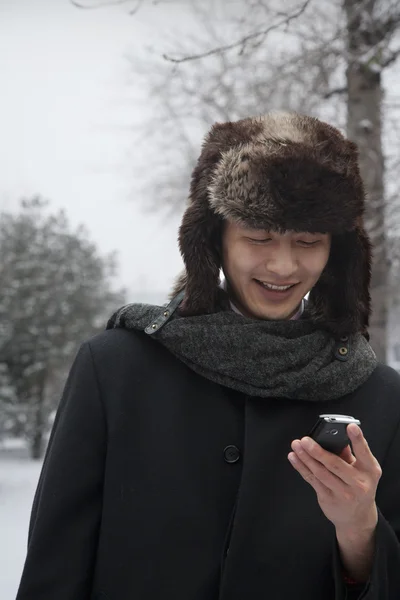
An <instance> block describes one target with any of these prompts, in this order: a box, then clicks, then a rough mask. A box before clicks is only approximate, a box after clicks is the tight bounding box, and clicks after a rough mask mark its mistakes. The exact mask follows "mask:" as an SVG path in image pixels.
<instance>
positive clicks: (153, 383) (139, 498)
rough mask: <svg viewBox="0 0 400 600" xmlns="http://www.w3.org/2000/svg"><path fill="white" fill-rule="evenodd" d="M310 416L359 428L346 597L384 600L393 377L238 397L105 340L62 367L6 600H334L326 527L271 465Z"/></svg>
mask: <svg viewBox="0 0 400 600" xmlns="http://www.w3.org/2000/svg"><path fill="white" fill-rule="evenodd" d="M321 412H334V413H344V414H351V415H354V416H356V417H357V418H359V419H360V420H361V422H362V429H363V431H364V434H365V436H366V438H367V440H368V441H369V444H370V447H371V450H372V452H373V454H374V455H375V456H376V458H377V459H378V461H379V462H380V464H381V466H382V469H383V475H382V478H381V480H380V483H379V488H378V493H377V504H378V507H379V509H380V511H379V523H378V527H377V550H376V554H375V562H374V566H373V573H372V576H371V580H370V583H369V586H368V587H367V588H366V594H365V595H363V596H362V597H363V598H365V599H366V600H399V598H400V544H399V536H400V470H399V465H400V430H399V422H400V377H399V375H398V374H397V373H396V372H395V371H393V370H392V369H390V368H389V367H385V366H378V367H377V369H376V370H375V372H374V373H373V374H372V376H371V377H370V378H369V380H368V381H367V382H366V383H365V384H364V385H363V386H361V387H360V388H359V389H358V390H357V391H356V392H354V393H352V394H350V395H349V396H347V397H345V398H342V399H340V400H338V401H333V402H332V401H331V402H321V403H315V402H305V401H290V400H282V399H260V398H252V397H247V396H244V395H242V394H239V393H236V392H233V391H232V390H229V389H227V388H223V387H221V386H219V385H217V384H214V383H212V382H210V381H208V380H206V379H205V378H203V377H201V376H198V375H196V374H195V373H194V372H193V371H191V370H190V369H189V368H188V367H186V366H185V365H184V364H182V363H181V362H179V361H178V360H177V359H176V358H174V357H173V356H172V355H171V354H170V353H169V352H168V351H167V350H166V349H165V348H164V347H162V346H161V345H160V344H159V343H158V342H157V341H155V340H153V339H150V338H148V337H146V335H145V334H142V333H135V332H132V331H127V330H118V329H114V330H110V331H106V332H104V333H101V334H99V335H98V336H96V337H95V338H93V339H92V340H91V341H90V342H88V343H85V344H84V345H83V346H82V348H81V350H80V352H79V354H78V357H77V359H76V361H75V363H74V366H73V368H72V370H71V373H70V376H69V380H68V383H67V385H66V388H65V392H64V395H63V398H62V401H61V404H60V408H59V411H58V414H57V418H56V422H55V425H54V428H53V432H52V436H51V439H50V443H49V448H48V451H47V455H46V459H45V462H44V466H43V470H42V474H41V477H40V481H39V486H38V490H37V493H36V497H35V501H34V506H33V513H32V519H31V526H30V535H29V547H28V555H27V560H26V564H25V568H24V572H23V576H22V581H21V585H20V589H19V592H18V596H17V600H89V599H90V600H293V599H294V598H296V599H300V600H303V599H304V600H306V599H307V600H334V599H335V600H342V599H344V598H345V597H346V585H345V584H344V581H343V578H342V572H341V565H340V559H339V555H338V549H337V546H336V538H335V530H334V527H333V525H332V524H331V523H330V522H329V521H328V520H327V518H326V517H325V516H324V514H323V513H322V511H321V509H320V508H319V506H318V503H317V499H316V495H315V492H314V490H313V489H312V488H311V486H310V485H309V484H307V483H306V482H305V481H304V480H303V479H302V478H301V477H300V475H299V474H298V473H297V472H296V471H295V470H294V469H293V467H292V466H291V465H290V463H289V461H288V460H287V454H288V452H289V451H290V443H291V441H292V440H293V439H295V438H299V437H302V436H303V435H306V434H307V433H308V432H309V430H310V428H311V426H312V425H313V424H314V422H315V421H316V418H317V417H318V414H319V413H321ZM348 597H353V596H348ZM354 597H357V598H358V597H359V593H358V592H356V590H355V591H354ZM360 597H361V596H360Z"/></svg>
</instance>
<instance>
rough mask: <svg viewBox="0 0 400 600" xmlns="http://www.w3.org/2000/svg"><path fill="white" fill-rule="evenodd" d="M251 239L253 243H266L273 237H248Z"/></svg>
mask: <svg viewBox="0 0 400 600" xmlns="http://www.w3.org/2000/svg"><path fill="white" fill-rule="evenodd" d="M247 239H248V240H249V242H251V243H252V244H265V243H266V242H270V241H271V238H262V239H259V238H247Z"/></svg>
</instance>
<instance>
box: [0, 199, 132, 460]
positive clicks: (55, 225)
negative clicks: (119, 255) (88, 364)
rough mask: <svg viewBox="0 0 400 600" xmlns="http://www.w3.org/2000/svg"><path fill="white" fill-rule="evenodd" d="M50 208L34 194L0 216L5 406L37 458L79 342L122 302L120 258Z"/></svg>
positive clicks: (0, 355) (0, 384)
mask: <svg viewBox="0 0 400 600" xmlns="http://www.w3.org/2000/svg"><path fill="white" fill-rule="evenodd" d="M48 208H49V207H48V204H47V203H46V202H44V201H43V200H41V199H40V198H34V199H31V200H27V201H23V202H22V206H21V211H20V212H19V213H18V214H10V213H3V214H1V215H0V284H1V291H2V294H1V298H0V364H1V365H2V368H1V370H0V394H1V396H0V397H1V406H2V407H3V418H6V419H7V421H8V426H9V424H10V421H11V422H12V430H13V431H14V433H15V434H23V435H25V436H26V437H27V439H28V440H29V443H30V448H31V454H32V456H33V457H34V458H39V457H40V455H41V453H42V450H43V438H44V435H45V434H46V432H47V429H48V417H49V414H50V413H51V411H52V410H54V408H55V406H56V405H57V401H58V394H59V391H60V387H61V383H62V381H63V378H64V376H65V372H66V369H67V366H68V365H69V363H70V362H71V360H72V358H73V356H74V354H75V352H76V350H77V346H78V345H79V343H80V342H81V341H83V339H84V338H87V337H89V336H91V335H92V334H94V333H95V332H96V331H98V330H99V329H100V328H103V327H104V323H105V319H106V317H107V316H108V315H109V314H110V313H111V312H112V311H113V310H114V309H115V308H116V307H117V306H119V305H120V304H121V303H123V301H124V291H123V290H120V291H116V292H114V291H112V287H111V284H112V277H113V276H114V274H115V269H116V259H115V256H114V255H108V256H105V257H102V256H100V255H99V253H98V251H97V249H96V247H95V246H94V244H92V243H91V242H90V241H89V240H88V235H87V232H86V231H85V229H84V228H82V227H80V228H78V229H77V230H75V231H74V230H72V228H71V226H70V225H69V222H68V220H67V218H66V216H65V214H64V212H62V211H61V212H59V213H58V214H50V213H49V211H48ZM2 380H3V381H2ZM7 394H8V396H7ZM4 415H5V416H4Z"/></svg>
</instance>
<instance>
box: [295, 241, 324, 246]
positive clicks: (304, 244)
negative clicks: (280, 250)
mask: <svg viewBox="0 0 400 600" xmlns="http://www.w3.org/2000/svg"><path fill="white" fill-rule="evenodd" d="M319 242H320V240H315V242H305V241H304V240H297V243H298V244H301V245H302V246H306V247H309V246H315V245H316V244H319Z"/></svg>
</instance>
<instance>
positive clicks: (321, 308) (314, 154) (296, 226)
mask: <svg viewBox="0 0 400 600" xmlns="http://www.w3.org/2000/svg"><path fill="white" fill-rule="evenodd" d="M364 199H365V192H364V186H363V183H362V180H361V177H360V172H359V167H358V152H357V147H356V145H355V144H354V143H353V142H351V141H349V140H347V139H346V138H345V137H344V136H343V135H342V134H341V133H340V132H339V131H338V130H337V129H335V128H334V127H332V126H330V125H328V124H327V123H324V122H322V121H320V120H318V119H316V118H313V117H308V116H303V115H299V114H296V113H270V114H267V115H265V116H262V117H257V118H248V119H243V120H241V121H237V122H228V123H217V124H215V125H214V126H213V127H212V129H211V131H210V132H209V133H208V135H207V136H206V138H205V140H204V143H203V148H202V152H201V155H200V158H199V160H198V163H197V166H196V167H195V169H194V171H193V175H192V181H191V187H190V195H189V203H188V207H187V209H186V211H185V213H184V216H183V220H182V224H181V227H180V230H179V246H180V251H181V254H182V256H183V260H184V263H185V272H184V274H183V275H182V276H181V277H180V279H179V280H178V282H177V284H176V286H175V289H174V294H176V293H178V292H179V291H181V290H183V289H184V290H185V296H184V301H183V303H182V306H181V313H183V314H185V315H197V314H206V313H212V312H215V311H216V310H218V298H219V291H218V284H219V273H220V269H221V252H220V250H221V231H222V229H221V225H222V221H223V220H224V219H227V220H229V221H233V222H236V223H238V224H243V225H245V226H250V227H253V228H258V229H266V230H273V231H299V232H318V233H331V234H332V246H331V252H330V257H329V260H328V263H327V266H326V268H325V269H324V271H323V273H322V275H321V277H320V279H319V280H318V282H317V283H316V285H315V286H314V288H313V289H312V290H311V293H310V298H309V304H308V311H309V314H310V317H311V318H312V319H313V320H314V321H315V322H316V323H318V324H319V325H320V326H321V327H323V328H325V329H327V330H329V331H331V332H332V333H333V334H334V335H335V336H337V337H342V336H346V335H349V334H352V333H356V332H361V333H366V330H367V327H368V321H369V316H370V310H371V308H370V304H371V301H370V294H369V284H370V277H371V245H370V242H369V239H368V236H367V233H366V231H365V229H364V226H363V213H364Z"/></svg>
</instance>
